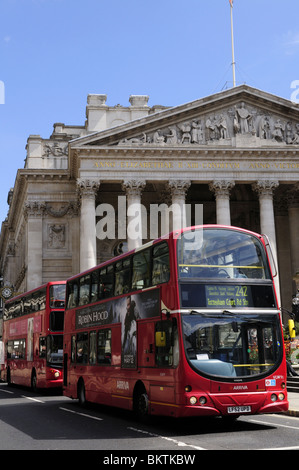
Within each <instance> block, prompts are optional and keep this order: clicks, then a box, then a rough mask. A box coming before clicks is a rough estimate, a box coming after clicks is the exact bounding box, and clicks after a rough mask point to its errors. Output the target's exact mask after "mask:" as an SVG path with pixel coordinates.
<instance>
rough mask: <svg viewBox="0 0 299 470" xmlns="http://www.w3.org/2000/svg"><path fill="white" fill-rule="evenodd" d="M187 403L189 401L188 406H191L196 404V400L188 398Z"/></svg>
mask: <svg viewBox="0 0 299 470" xmlns="http://www.w3.org/2000/svg"><path fill="white" fill-rule="evenodd" d="M189 401H190V404H191V405H195V404H196V402H197V398H196V397H190V398H189Z"/></svg>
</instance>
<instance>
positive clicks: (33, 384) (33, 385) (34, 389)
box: [31, 370, 37, 392]
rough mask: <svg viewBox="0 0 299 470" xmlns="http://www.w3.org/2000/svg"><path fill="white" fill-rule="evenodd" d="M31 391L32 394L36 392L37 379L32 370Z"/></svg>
mask: <svg viewBox="0 0 299 470" xmlns="http://www.w3.org/2000/svg"><path fill="white" fill-rule="evenodd" d="M31 389H32V391H33V392H36V390H37V378H36V372H35V370H33V371H32V374H31Z"/></svg>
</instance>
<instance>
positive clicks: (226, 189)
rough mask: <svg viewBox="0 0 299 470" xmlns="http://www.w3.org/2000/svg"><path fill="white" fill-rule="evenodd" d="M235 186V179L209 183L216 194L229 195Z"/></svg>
mask: <svg viewBox="0 0 299 470" xmlns="http://www.w3.org/2000/svg"><path fill="white" fill-rule="evenodd" d="M234 186H235V182H234V181H226V180H216V181H213V182H212V183H210V184H209V189H210V191H212V192H213V193H215V195H216V196H225V197H228V196H229V194H230V191H231V189H232V188H233V187H234Z"/></svg>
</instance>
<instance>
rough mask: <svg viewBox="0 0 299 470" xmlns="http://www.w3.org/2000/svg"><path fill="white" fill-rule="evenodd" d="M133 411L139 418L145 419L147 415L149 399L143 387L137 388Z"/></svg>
mask: <svg viewBox="0 0 299 470" xmlns="http://www.w3.org/2000/svg"><path fill="white" fill-rule="evenodd" d="M134 411H135V414H136V416H137V417H138V418H139V419H141V420H146V419H147V418H148V415H149V400H148V394H147V392H146V390H145V389H139V390H138V391H137V393H136V396H135V399H134Z"/></svg>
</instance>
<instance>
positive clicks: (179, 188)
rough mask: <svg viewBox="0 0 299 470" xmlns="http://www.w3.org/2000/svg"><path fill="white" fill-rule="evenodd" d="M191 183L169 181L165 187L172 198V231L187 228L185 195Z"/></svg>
mask: <svg viewBox="0 0 299 470" xmlns="http://www.w3.org/2000/svg"><path fill="white" fill-rule="evenodd" d="M190 186H191V181H188V180H187V181H183V180H175V181H169V182H168V183H167V187H168V189H169V190H170V192H171V196H172V201H171V202H172V230H180V229H182V228H184V227H186V226H187V213H186V204H185V201H186V193H187V191H188V189H189V188H190Z"/></svg>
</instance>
